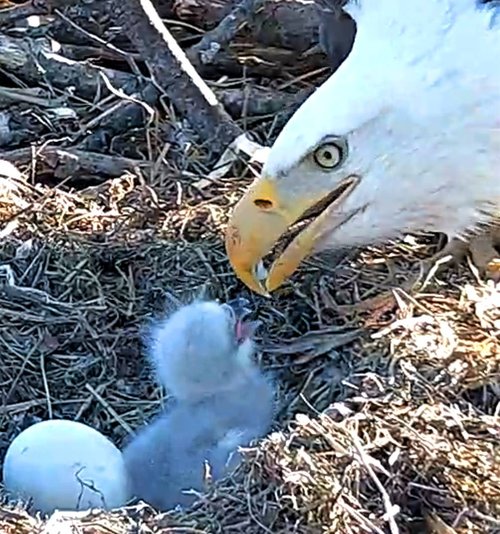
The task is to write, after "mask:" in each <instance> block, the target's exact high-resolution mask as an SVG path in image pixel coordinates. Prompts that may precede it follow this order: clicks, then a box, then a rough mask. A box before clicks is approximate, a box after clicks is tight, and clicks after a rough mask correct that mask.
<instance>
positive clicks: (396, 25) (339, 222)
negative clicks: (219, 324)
mask: <svg viewBox="0 0 500 534" xmlns="http://www.w3.org/2000/svg"><path fill="white" fill-rule="evenodd" d="M344 3H345V5H344V6H343V8H344V9H345V10H346V12H347V13H348V14H349V15H350V16H351V17H352V18H353V19H354V21H355V22H356V28H357V30H356V37H355V40H354V44H353V47H352V51H351V53H350V54H349V56H348V57H347V59H346V60H345V61H344V62H343V63H342V65H341V66H340V68H339V69H338V70H337V71H336V72H335V73H334V74H333V75H332V76H331V77H330V78H329V79H328V80H327V81H326V82H325V83H324V84H323V85H322V86H320V87H319V88H318V89H317V90H316V91H315V92H314V93H313V94H312V95H311V96H310V97H309V98H308V99H307V100H306V101H305V102H304V104H303V105H302V106H301V107H300V108H299V109H298V110H297V111H296V113H295V114H294V115H293V116H292V118H291V119H290V120H289V122H288V123H287V124H286V125H285V127H284V128H283V130H282V131H281V132H280V134H279V136H278V137H277V139H276V141H275V142H274V145H273V146H272V147H271V149H270V152H269V156H268V159H267V161H266V162H265V163H264V166H263V169H262V173H261V176H260V177H259V178H258V179H256V180H255V181H254V183H253V184H252V185H251V186H250V188H249V190H248V191H247V192H246V194H245V195H244V196H243V198H242V199H241V200H240V201H239V203H238V204H237V206H236V207H235V209H234V211H233V214H232V216H231V219H230V222H229V224H228V228H227V233H226V250H227V253H228V256H229V259H230V262H231V264H232V266H233V268H234V270H235V273H236V274H237V276H238V277H239V278H240V279H241V280H242V281H243V282H244V283H245V284H246V285H247V286H248V287H249V288H251V289H252V290H254V291H256V292H258V293H261V294H268V293H269V292H270V291H273V290H274V289H276V288H277V287H279V286H280V285H281V284H282V283H283V281H284V280H286V279H287V278H288V277H289V276H291V275H292V274H293V273H294V272H295V270H296V269H297V267H298V266H299V265H300V263H301V262H302V261H303V259H304V258H306V257H308V256H309V255H311V254H312V253H315V252H319V251H321V250H326V249H334V248H337V247H342V248H344V247H352V246H363V245H368V244H375V243H383V242H386V241H389V240H394V239H398V238H399V237H401V236H403V235H404V234H407V233H412V232H413V233H415V232H440V233H445V234H447V235H448V237H449V238H450V239H467V238H470V236H471V235H474V233H475V232H476V233H477V232H478V229H480V228H482V227H483V226H488V225H492V224H494V223H496V221H498V216H499V215H500V69H499V67H498V56H499V54H500V31H499V27H500V26H499V24H498V23H497V22H496V20H495V17H496V16H498V14H499V12H500V9H499V7H498V3H497V2H492V3H491V4H480V3H478V2H475V1H474V0H420V1H416V0H415V1H412V2H402V1H401V0H357V1H354V0H352V1H350V2H349V1H348V2H344ZM306 217H307V220H308V221H310V220H311V218H312V222H309V224H307V225H306V226H305V228H303V229H302V231H301V232H300V233H299V234H298V235H296V236H295V238H294V239H293V240H292V242H291V243H290V244H289V245H288V247H287V248H286V249H285V250H284V252H283V253H282V254H281V255H280V256H279V257H278V258H277V259H276V260H275V261H274V263H273V265H272V267H271V269H270V271H269V272H268V273H267V272H266V277H265V279H264V280H262V276H258V273H257V272H256V270H257V266H258V265H259V263H260V260H261V259H262V258H263V257H264V256H266V255H267V254H268V253H269V252H270V251H271V250H272V249H273V247H274V245H275V244H276V243H277V242H278V240H279V239H280V238H281V237H282V236H283V235H284V234H285V233H286V232H287V230H288V229H290V227H292V226H293V225H294V224H295V223H297V221H301V220H304V219H305V218H306Z"/></svg>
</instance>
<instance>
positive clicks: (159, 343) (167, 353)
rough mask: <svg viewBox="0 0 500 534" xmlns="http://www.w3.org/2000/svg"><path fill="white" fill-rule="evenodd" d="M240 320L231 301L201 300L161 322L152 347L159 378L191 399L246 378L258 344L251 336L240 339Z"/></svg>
mask: <svg viewBox="0 0 500 534" xmlns="http://www.w3.org/2000/svg"><path fill="white" fill-rule="evenodd" d="M237 319H238V317H235V312H234V310H233V309H232V308H231V307H230V306H228V305H224V304H222V305H221V304H218V303H217V302H214V301H201V302H200V301H195V302H193V303H191V304H189V305H187V306H183V307H181V308H179V309H178V310H177V311H175V312H174V313H173V314H171V315H170V316H168V317H167V318H165V319H163V320H161V321H158V322H157V323H156V324H155V325H154V326H153V327H152V329H151V331H150V336H149V347H148V357H149V360H150V361H151V363H152V365H153V367H154V369H155V372H156V378H157V380H158V382H159V383H160V384H162V385H163V386H164V387H165V388H166V389H167V390H168V391H169V393H171V394H172V395H173V396H174V397H175V398H177V399H184V400H190V401H192V400H193V399H199V398H202V397H203V396H204V395H206V394H212V393H213V392H215V391H218V390H224V389H231V388H234V387H237V386H238V385H241V384H242V383H243V382H245V380H246V376H247V373H248V372H250V373H251V372H253V371H252V369H253V364H252V362H251V355H252V353H253V343H252V340H251V339H250V336H246V337H245V338H244V339H241V340H238V339H236V337H235V322H236V320H237ZM250 333H251V332H250Z"/></svg>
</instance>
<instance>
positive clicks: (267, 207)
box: [253, 198, 274, 210]
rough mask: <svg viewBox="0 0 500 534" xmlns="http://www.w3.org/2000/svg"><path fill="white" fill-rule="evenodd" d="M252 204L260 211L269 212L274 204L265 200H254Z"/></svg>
mask: <svg viewBox="0 0 500 534" xmlns="http://www.w3.org/2000/svg"><path fill="white" fill-rule="evenodd" d="M253 203H254V204H255V205H256V206H257V207H258V208H260V209H263V210H270V209H272V208H273V207H274V204H273V203H272V202H271V201H270V200H267V199H265V198H256V199H255V200H254V201H253Z"/></svg>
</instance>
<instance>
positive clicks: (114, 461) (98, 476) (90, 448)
mask: <svg viewBox="0 0 500 534" xmlns="http://www.w3.org/2000/svg"><path fill="white" fill-rule="evenodd" d="M3 483H4V486H5V490H6V491H7V494H8V495H9V496H10V497H11V498H12V499H15V500H23V501H28V500H29V501H31V503H32V504H33V508H34V509H36V510H38V511H40V512H42V513H46V514H50V513H52V512H53V511H55V510H70V511H77V510H86V509H89V508H102V509H111V508H117V507H120V506H123V505H125V504H126V503H127V501H128V499H129V482H128V478H127V472H126V468H125V463H124V461H123V456H122V453H121V451H120V450H119V449H118V448H117V447H116V446H115V445H114V444H113V443H112V442H111V441H110V440H109V439H108V438H106V437H105V436H103V435H102V434H101V433H100V432H98V431H97V430H95V429H93V428H91V427H89V426H86V425H84V424H82V423H77V422H76V421H65V420H51V421H43V422H41V423H37V424H35V425H33V426H30V427H29V428H27V429H26V430H24V431H23V432H21V434H19V435H18V436H17V437H16V438H15V439H14V440H13V442H12V443H11V444H10V446H9V448H8V450H7V454H6V456H5V460H4V465H3Z"/></svg>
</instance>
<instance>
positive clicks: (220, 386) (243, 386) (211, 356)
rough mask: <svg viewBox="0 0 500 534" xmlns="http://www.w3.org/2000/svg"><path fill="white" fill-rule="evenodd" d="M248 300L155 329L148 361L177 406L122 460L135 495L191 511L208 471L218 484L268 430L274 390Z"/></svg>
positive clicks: (175, 317)
mask: <svg viewBox="0 0 500 534" xmlns="http://www.w3.org/2000/svg"><path fill="white" fill-rule="evenodd" d="M242 301H244V299H239V301H238V302H236V301H232V302H231V303H226V304H218V303H217V302H194V303H192V304H190V305H187V306H184V307H182V308H180V309H178V310H177V311H176V312H175V313H173V314H172V315H171V316H170V317H169V318H167V319H165V320H163V321H160V322H159V323H158V324H157V325H155V327H154V329H153V332H152V335H151V338H152V339H151V346H150V354H149V356H150V359H151V361H152V363H153V365H154V367H155V371H156V375H157V379H158V381H159V382H160V383H161V384H163V385H164V386H165V387H166V388H167V389H168V390H169V391H170V392H171V393H172V394H173V396H174V398H175V401H174V405H173V407H172V408H170V409H169V410H168V411H167V412H166V413H163V414H161V415H159V416H158V417H156V418H155V419H154V420H153V421H152V422H151V423H150V424H147V425H146V426H145V427H144V428H143V429H141V430H140V431H139V432H138V434H137V435H136V436H135V438H134V439H132V441H131V442H130V443H129V444H128V445H127V446H126V447H125V449H124V451H123V454H124V459H125V463H126V466H127V470H128V473H129V477H130V481H131V486H132V491H133V494H134V496H135V497H137V498H139V499H142V500H144V501H146V502H148V503H149V504H151V505H153V506H155V507H156V508H158V509H161V510H168V509H171V508H173V507H175V506H177V505H181V506H186V505H189V504H191V502H192V501H193V500H194V499H195V496H194V495H189V494H186V492H187V491H189V490H191V489H194V490H195V491H197V492H202V491H203V490H204V489H205V472H206V467H205V464H208V466H209V471H210V475H211V478H212V479H213V480H217V479H219V478H220V477H222V476H223V475H225V474H226V473H227V472H228V471H230V470H232V469H233V468H234V467H236V466H237V465H238V463H239V459H240V457H239V453H238V447H240V446H245V445H248V444H249V443H250V442H251V441H252V440H254V439H257V438H260V437H262V436H264V435H265V434H266V433H267V432H268V431H269V428H270V426H271V422H272V418H273V412H274V389H273V386H272V384H271V382H270V381H269V380H268V379H267V377H265V376H264V375H263V374H262V373H261V371H260V370H259V368H258V367H257V365H255V364H254V363H253V360H252V355H253V343H252V340H251V335H252V333H253V328H254V327H255V323H252V322H245V321H243V320H242V319H243V317H244V316H245V315H246V313H247V312H248V311H249V310H248V309H246V308H245V306H242V304H241V302H242ZM244 302H246V301H244Z"/></svg>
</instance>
